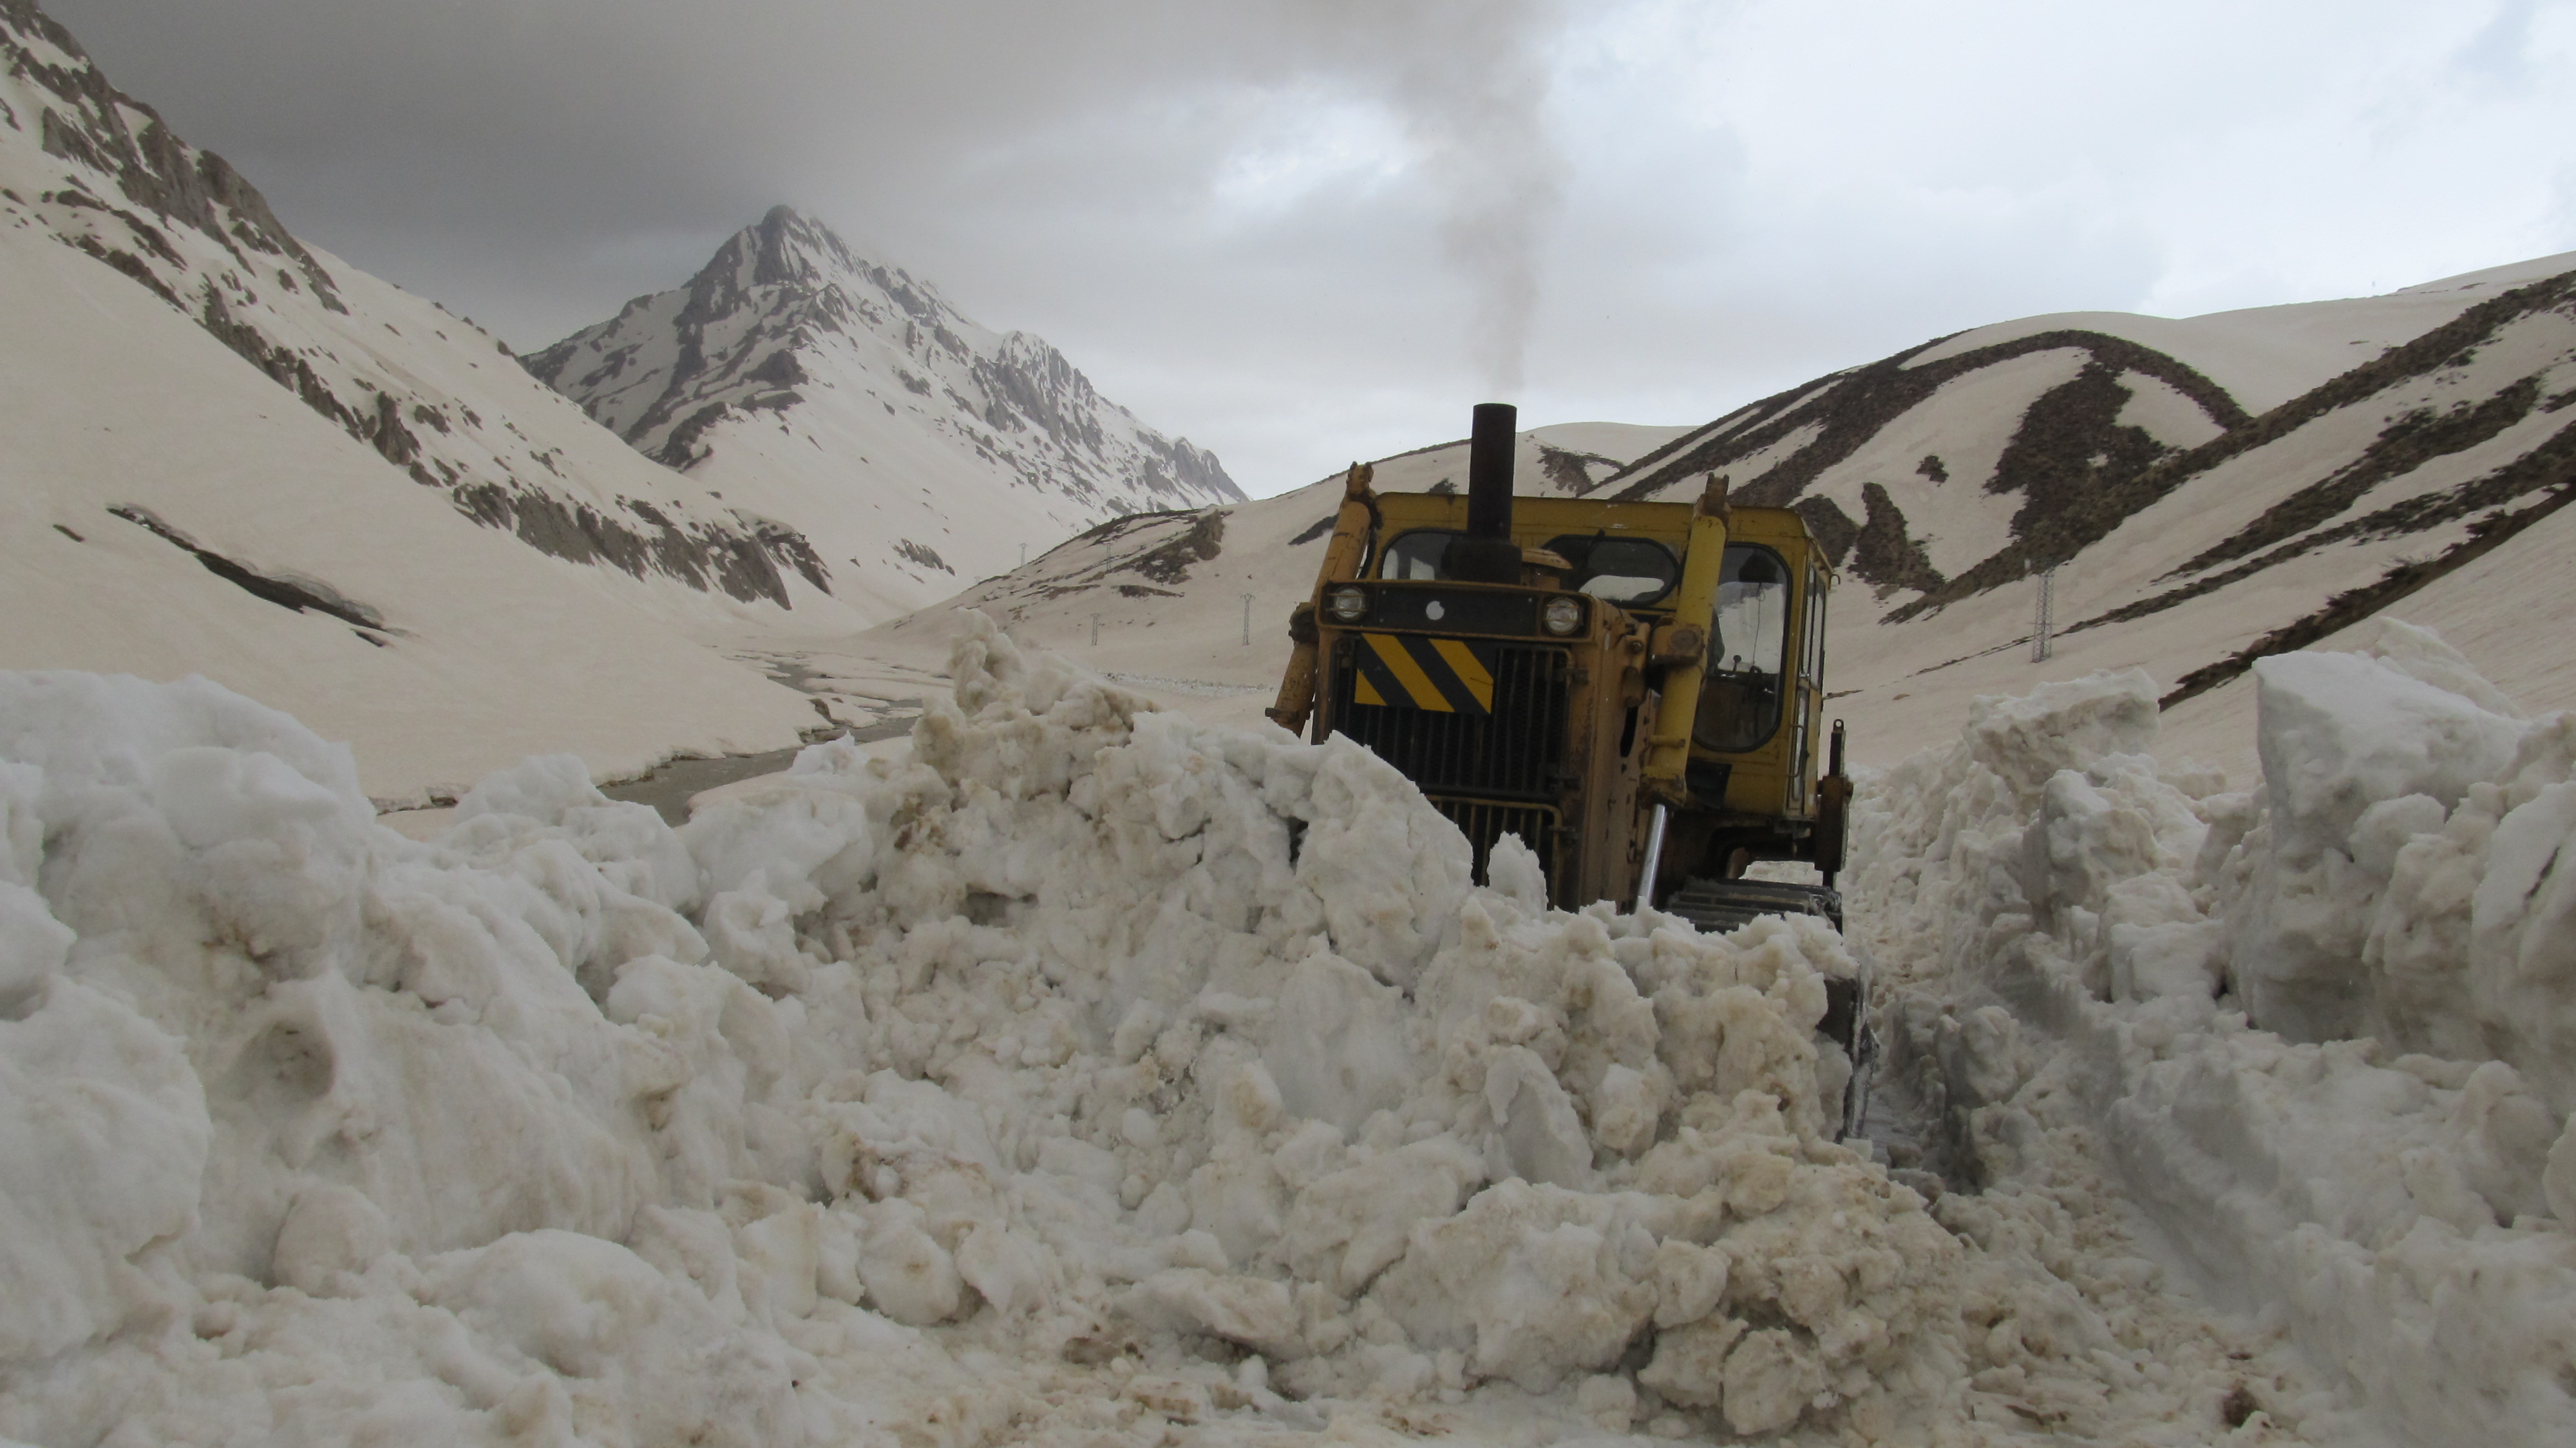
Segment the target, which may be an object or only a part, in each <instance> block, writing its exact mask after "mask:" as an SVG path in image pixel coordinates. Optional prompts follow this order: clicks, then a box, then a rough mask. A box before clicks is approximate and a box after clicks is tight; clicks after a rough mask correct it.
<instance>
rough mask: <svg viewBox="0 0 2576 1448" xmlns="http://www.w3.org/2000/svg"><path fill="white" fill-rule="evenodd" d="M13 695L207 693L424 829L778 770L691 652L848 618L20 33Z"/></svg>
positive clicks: (776, 531)
mask: <svg viewBox="0 0 2576 1448" xmlns="http://www.w3.org/2000/svg"><path fill="white" fill-rule="evenodd" d="M0 307H4V308H5V310H6V313H7V316H8V318H9V324H8V326H7V328H6V329H5V331H0V376H5V379H6V384H5V385H4V386H0V432H5V435H6V436H7V438H8V440H9V445H8V446H7V448H5V449H0V511H5V513H6V516H7V522H6V526H5V527H0V612H5V613H6V615H7V616H8V618H9V619H10V620H11V627H9V628H8V629H7V630H5V631H0V665H5V666H9V667H18V668H81V669H91V670H121V671H130V672H134V673H137V674H141V675H144V676H147V677H152V678H164V679H167V678H176V677H179V676H181V675H185V674H188V673H203V674H206V675H208V676H210V677H213V678H215V679H218V680H220V681H222V682H224V683H226V684H229V685H230V686H232V687H234V688H236V689H238V690H241V691H242V692H244V693H248V694H251V695H254V696H256V697H258V698H261V699H263V700H265V701H267V702H269V703H272V704H274V705H277V706H279V707H283V708H290V709H293V710H295V711H296V712H297V713H299V714H300V715H302V716H303V717H304V718H306V719H307V720H308V721H310V722H311V723H312V724H313V725H314V726H315V727H317V728H320V729H323V730H325V731H327V732H329V733H330V734H331V735H332V736H333V737H336V738H342V739H350V740H354V741H357V742H358V744H359V746H360V750H359V765H360V769H361V773H362V778H363V779H364V780H365V782H366V786H367V788H368V789H369V790H370V791H371V792H373V793H375V794H377V795H379V796H382V797H389V798H406V797H408V798H417V797H419V796H420V795H422V794H424V793H446V792H452V791H453V790H455V789H460V788H462V787H463V786H465V785H467V784H470V783H471V782H472V781H473V780H474V779H475V778H477V777H479V776H480V775H481V774H483V773H484V772H485V771H487V770H489V769H491V768H493V767H495V766H496V765H498V764H500V763H502V762H505V761H507V760H509V759H513V758H516V757H519V756H521V755H523V754H525V753H527V752H529V751H531V750H551V749H577V750H579V751H581V752H583V753H584V754H585V755H586V757H588V758H589V759H590V760H591V762H592V764H593V765H594V767H595V768H597V769H599V770H600V771H601V772H603V773H613V772H631V771H633V770H636V769H640V768H642V767H644V766H646V765H648V764H650V763H652V762H653V761H654V760H655V759H657V758H659V757H661V756H663V755H665V754H668V753H670V752H671V751H673V750H675V749H696V750H715V751H721V750H726V749H750V748H774V747H778V746H781V745H788V744H792V743H794V742H795V739H796V736H797V733H798V731H799V730H800V729H802V728H806V727H811V726H815V725H818V724H820V723H821V722H822V721H821V720H820V719H819V718H818V717H817V716H816V714H815V713H814V711H813V709H812V708H811V706H810V704H809V703H808V702H807V701H806V700H805V699H803V698H802V697H800V696H799V695H797V694H796V693H794V692H793V691H791V690H788V689H786V688H783V687H780V686H778V685H775V684H773V683H771V682H770V681H769V680H768V679H766V678H764V677H762V676H761V675H760V674H759V673H757V672H756V671H754V670H752V669H749V668H746V667H743V666H741V665H738V664H734V663H730V662H728V661H727V660H725V659H724V658H723V657H721V656H720V655H719V654H718V653H716V652H714V651H713V650H711V649H710V648H708V647H706V646H704V645H703V644H701V643H699V642H696V641H693V640H695V639H696V638H697V637H698V636H699V635H702V634H705V633H708V632H710V631H713V632H718V633H720V632H721V631H722V630H724V629H725V628H728V627H733V626H738V625H739V624H741V623H743V622H745V621H748V620H756V619H763V618H769V619H782V618H785V617H787V616H788V613H787V609H786V605H788V604H789V603H791V602H792V603H793V604H795V606H796V607H795V614H794V616H795V617H796V618H797V619H798V620H799V621H800V623H803V624H804V625H805V626H809V627H837V628H843V629H846V628H848V627H850V626H851V625H852V623H853V622H854V619H853V618H852V616H851V615H850V614H848V613H847V612H846V611H843V610H842V609H841V608H840V607H839V605H838V604H836V603H835V602H834V601H833V600H832V599H831V598H830V597H829V596H828V595H826V594H824V593H823V592H822V591H821V590H820V589H819V588H818V587H817V583H818V581H820V580H822V579H825V578H827V577H828V575H827V574H826V573H825V572H824V571H823V569H822V568H821V566H820V563H819V561H818V560H815V559H813V558H812V557H811V556H810V555H809V553H808V551H807V550H806V549H805V547H804V545H803V543H802V542H801V541H800V540H799V539H798V538H797V536H796V535H795V533H794V532H793V530H791V529H788V528H785V527H783V526H780V525H778V524H776V523H774V522H771V521H768V520H764V519H761V518H757V517H754V516H751V515H748V514H746V513H743V512H740V511H738V510H734V509H731V508H728V507H727V506H726V505H725V504H724V503H722V502H720V501H717V500H714V499H712V498H710V497H708V496H707V495H706V493H705V492H704V490H703V489H700V488H697V487H696V486H695V485H694V484H692V483H690V482H689V481H688V480H687V479H685V478H682V477H680V476H679V475H678V474H675V473H672V472H670V471H669V470H668V469H664V468H661V467H659V466H657V465H654V464H652V463H650V462H649V461H647V460H645V459H643V458H640V457H638V456H636V455H635V454H634V453H633V452H632V451H631V450H629V449H627V448H625V447H624V446H623V445H621V444H620V443H619V442H618V440H617V439H616V438H615V437H614V436H613V435H611V434H609V433H607V432H606V431H604V430H602V429H601V428H599V427H598V426H597V425H596V424H594V423H592V422H591V421H590V420H589V419H588V418H586V417H584V416H583V415H582V414H581V412H580V411H579V409H577V408H575V407H573V406H572V405H570V404H569V403H567V402H565V401H564V400H563V399H562V398H561V397H558V396H556V395H555V394H554V393H553V392H551V391H549V390H548V389H546V388H545V387H543V386H541V385H539V384H537V383H536V382H535V381H534V380H532V379H531V378H529V377H528V376H527V375H526V373H525V372H524V371H523V370H521V369H520V368H519V367H518V366H517V364H516V363H515V362H514V361H513V360H512V359H511V358H510V357H509V356H508V355H507V353H506V352H504V351H503V350H502V349H501V347H500V346H499V344H498V343H497V342H496V341H495V340H494V339H493V338H492V337H490V336H489V335H488V334H485V333H484V332H482V331H480V330H479V329H477V328H475V327H474V326H473V325H471V324H470V323H467V322H464V321H462V320H460V319H458V318H456V317H453V316H450V315H448V314H447V313H445V312H443V311H441V310H440V309H439V308H437V307H436V306H434V305H432V304H430V303H427V302H424V301H421V300H419V299H417V298H414V297H411V296H408V295H405V294H404V293H402V292H400V291H398V290H396V289H395V288H392V287H390V286H387V285H385V284H384V283H382V282H380V281H377V280H376V279H374V278H372V277H369V276H367V275H366V274H364V273H363V272H359V271H357V270H356V269H354V268H351V267H349V266H347V265H345V264H344V263H341V262H339V261H337V260H336V259H333V258H331V257H328V256H326V255H323V254H321V253H319V252H317V251H315V250H313V249H311V248H309V247H306V246H304V245H302V244H300V243H299V242H298V241H297V240H296V239H295V237H294V236H293V235H292V234H291V233H289V232H288V231H287V230H286V228H285V227H284V226H282V225H281V224H280V223H279V222H278V220H277V219H276V217H275V216H274V215H273V214H272V213H271V212H270V210H269V208H268V206H267V204H266V203H265V202H263V201H262V200H261V199H260V196H259V193H258V192H257V191H256V190H254V189H253V188H252V187H251V185H250V184H249V183H248V182H247V181H245V180H244V179H242V178H241V177H240V176H239V175H237V174H236V173H234V172H233V170H232V169H231V168H230V167H229V166H227V165H226V164H225V163H224V162H223V161H222V160H221V159H220V158H218V157H215V156H213V155H210V154H207V153H204V152H201V151H197V150H194V149H192V148H191V147H189V146H188V145H187V144H186V143H185V142H183V141H181V140H180V139H178V138H177V137H175V136H173V135H172V134H171V133H170V132H169V130H168V128H167V127H166V126H164V125H163V124H162V123H161V122H160V121H159V120H158V119H157V118H156V117H155V116H154V115H153V114H152V112H151V111H150V110H149V109H148V108H147V107H145V106H144V105H143V104H142V103H140V102H138V101H135V100H133V99H131V98H129V97H126V96H123V95H121V94H119V93H118V92H117V91H115V90H114V89H113V88H112V87H111V86H110V85H109V84H108V82H107V81H106V80H105V79H104V78H102V77H101V76H100V75H99V73H98V72H97V70H96V69H95V68H94V67H93V66H91V65H90V63H89V62H88V61H87V60H86V58H84V57H83V55H82V54H81V52H80V50H79V47H78V45H77V43H76V42H75V41H74V40H73V39H72V38H71V37H70V36H69V35H68V34H65V33H64V32H63V31H62V30H61V29H60V28H59V27H57V26H55V25H53V23H52V22H51V21H49V20H48V19H46V18H45V17H44V16H43V15H42V14H40V13H39V12H37V11H36V10H34V9H33V8H32V7H30V6H29V5H27V4H25V3H23V0H8V3H0Z"/></svg>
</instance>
